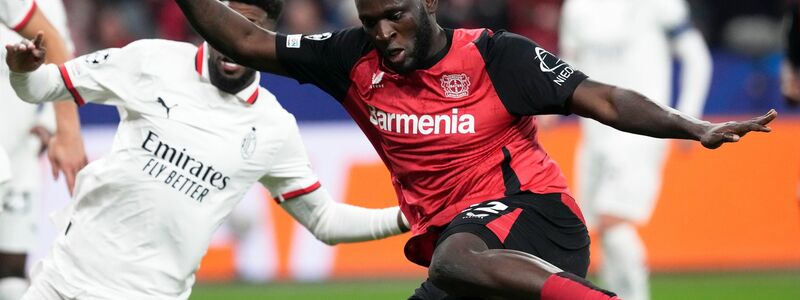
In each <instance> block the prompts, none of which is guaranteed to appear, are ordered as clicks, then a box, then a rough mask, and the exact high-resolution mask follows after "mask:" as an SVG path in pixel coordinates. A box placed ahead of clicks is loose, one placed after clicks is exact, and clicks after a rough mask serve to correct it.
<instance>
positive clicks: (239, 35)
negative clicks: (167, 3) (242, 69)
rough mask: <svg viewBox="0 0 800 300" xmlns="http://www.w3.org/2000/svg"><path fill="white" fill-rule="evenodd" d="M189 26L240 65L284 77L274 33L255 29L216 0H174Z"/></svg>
mask: <svg viewBox="0 0 800 300" xmlns="http://www.w3.org/2000/svg"><path fill="white" fill-rule="evenodd" d="M175 1H176V2H177V3H178V5H179V6H180V8H181V10H183V13H184V14H185V15H186V18H187V19H188V20H189V22H190V23H191V24H192V26H193V27H194V28H195V29H196V30H197V32H199V33H200V35H202V36H203V38H204V39H205V40H206V41H207V42H208V43H209V44H211V46H213V47H214V48H215V49H217V50H219V51H221V52H222V53H223V54H225V55H226V56H228V57H230V58H232V59H233V60H234V61H236V62H237V63H239V64H242V65H245V66H248V67H251V68H255V69H258V70H260V71H266V72H270V73H276V74H285V73H286V72H285V71H283V69H282V68H281V67H280V64H279V63H278V57H277V54H276V50H275V36H276V34H275V33H274V32H271V31H268V30H266V29H263V28H261V27H258V26H257V25H256V24H254V23H253V22H250V21H249V20H247V18H245V17H243V16H241V15H240V14H238V13H236V12H235V11H233V10H231V9H230V8H228V7H227V6H225V5H224V4H222V3H221V2H219V1H217V0H175Z"/></svg>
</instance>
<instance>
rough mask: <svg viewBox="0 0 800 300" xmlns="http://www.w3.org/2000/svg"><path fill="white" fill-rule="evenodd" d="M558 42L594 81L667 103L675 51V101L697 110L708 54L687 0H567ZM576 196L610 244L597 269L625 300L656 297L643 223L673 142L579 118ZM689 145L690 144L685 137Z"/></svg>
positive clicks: (705, 86) (704, 92)
mask: <svg viewBox="0 0 800 300" xmlns="http://www.w3.org/2000/svg"><path fill="white" fill-rule="evenodd" d="M561 24H562V28H561V34H560V45H561V53H562V56H563V57H564V59H565V60H567V61H569V62H570V63H572V64H573V65H574V66H575V67H577V68H580V69H581V70H583V71H584V72H586V73H587V74H590V75H591V77H592V78H593V79H595V80H599V81H603V82H608V83H611V84H615V85H618V86H622V87H626V88H631V89H633V90H636V91H639V92H641V93H642V94H644V95H646V96H647V97H649V98H650V99H653V100H654V101H656V102H658V103H660V104H662V105H670V99H672V98H671V89H672V72H673V70H672V58H673V56H674V57H676V58H677V59H678V60H679V61H680V62H681V66H682V72H681V80H680V93H679V100H678V103H677V109H678V110H680V111H681V112H684V113H686V114H688V115H690V116H693V117H700V115H701V113H702V111H703V105H704V103H705V98H706V95H707V92H708V88H709V82H710V80H711V56H710V54H709V51H708V48H707V47H706V43H705V42H704V40H703V37H702V36H701V34H700V33H699V31H697V30H696V29H695V28H694V27H693V25H692V23H691V20H690V18H689V11H688V6H687V4H686V2H685V1H684V0H567V1H566V3H565V4H564V7H563V15H562V19H561ZM580 125H581V131H582V138H583V140H582V142H581V145H580V146H579V148H578V150H577V158H576V159H577V160H576V165H577V169H576V174H577V184H578V191H579V195H578V199H580V201H581V208H583V210H584V212H585V213H586V218H587V221H588V222H589V224H590V228H591V226H594V230H595V231H596V232H597V233H598V234H599V236H600V239H601V243H602V249H603V259H604V260H603V264H602V267H601V270H600V275H601V276H600V278H601V279H602V281H603V282H604V283H605V284H606V285H607V288H609V289H610V290H613V291H615V292H617V293H618V294H619V295H620V298H622V299H628V300H643V299H649V288H648V279H647V278H648V269H647V262H646V261H647V259H646V250H645V246H644V244H643V243H642V240H641V239H640V237H639V235H638V233H637V229H636V226H637V225H639V224H643V223H645V222H647V220H648V219H649V218H650V216H651V214H652V211H653V208H654V206H655V200H656V199H657V198H658V194H659V190H660V185H661V174H662V172H663V166H664V161H665V160H666V154H667V147H668V143H669V142H668V141H667V140H663V139H654V138H650V137H644V136H638V135H633V134H629V133H625V132H621V131H618V130H616V129H614V128H611V127H608V126H605V125H603V124H601V123H599V122H597V121H595V120H591V119H587V118H581V119H580ZM683 146H684V147H687V146H688V145H683Z"/></svg>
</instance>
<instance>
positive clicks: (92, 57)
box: [83, 50, 111, 66]
mask: <svg viewBox="0 0 800 300" xmlns="http://www.w3.org/2000/svg"><path fill="white" fill-rule="evenodd" d="M109 56H111V51H109V50H100V51H97V52H93V53H89V54H87V55H86V56H84V57H83V61H84V62H85V63H86V64H87V65H90V66H96V65H99V64H103V63H105V62H107V61H108V57H109Z"/></svg>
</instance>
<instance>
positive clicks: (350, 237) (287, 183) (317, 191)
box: [260, 119, 408, 245]
mask: <svg viewBox="0 0 800 300" xmlns="http://www.w3.org/2000/svg"><path fill="white" fill-rule="evenodd" d="M291 123H292V128H290V131H289V135H288V137H287V141H286V144H285V146H284V147H283V149H282V150H281V151H279V152H278V156H276V161H275V163H274V166H273V167H272V168H271V169H270V171H269V172H268V173H267V174H266V175H265V176H264V177H262V178H261V180H260V182H261V184H263V185H264V187H266V188H267V189H268V190H269V191H270V193H271V194H272V195H273V196H274V197H275V200H276V201H277V202H278V203H280V205H281V207H282V208H283V209H285V210H286V211H287V212H288V213H289V214H290V215H292V216H293V217H294V218H295V219H296V220H297V221H298V222H300V224H302V225H303V226H304V227H305V228H307V229H308V230H309V231H310V232H311V233H312V234H314V237H316V238H317V239H318V240H320V241H322V242H324V243H326V244H329V245H334V244H337V243H340V242H356V241H366V240H374V239H379V238H384V237H388V236H392V235H396V234H400V233H402V232H403V230H401V228H400V225H399V224H398V217H401V216H402V214H400V213H399V212H400V209H399V208H398V207H392V208H385V209H368V208H363V207H357V206H352V205H348V204H344V203H337V202H336V201H334V200H333V198H332V197H331V196H330V194H329V193H328V192H327V190H326V189H325V188H323V187H322V186H321V184H320V183H319V180H318V179H317V177H316V175H314V173H313V171H312V170H311V163H310V162H309V160H308V157H307V156H306V151H305V148H304V147H303V143H302V141H301V140H300V134H299V132H298V129H297V125H296V124H295V123H294V119H292V121H291ZM401 218H402V217H401ZM402 220H403V222H405V224H407V221H405V219H402ZM406 227H408V226H407V225H406Z"/></svg>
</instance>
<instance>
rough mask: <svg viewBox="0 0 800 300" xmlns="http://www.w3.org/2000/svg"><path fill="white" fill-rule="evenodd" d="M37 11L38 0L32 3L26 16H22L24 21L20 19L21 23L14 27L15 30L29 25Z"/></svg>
mask: <svg viewBox="0 0 800 300" xmlns="http://www.w3.org/2000/svg"><path fill="white" fill-rule="evenodd" d="M35 11H36V1H33V4H31V8H30V9H28V12H27V13H26V14H25V17H24V18H22V21H20V22H19V24H17V26H14V27H12V29H13V30H14V31H20V30H22V27H25V25H28V22H30V21H31V18H33V12H35Z"/></svg>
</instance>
